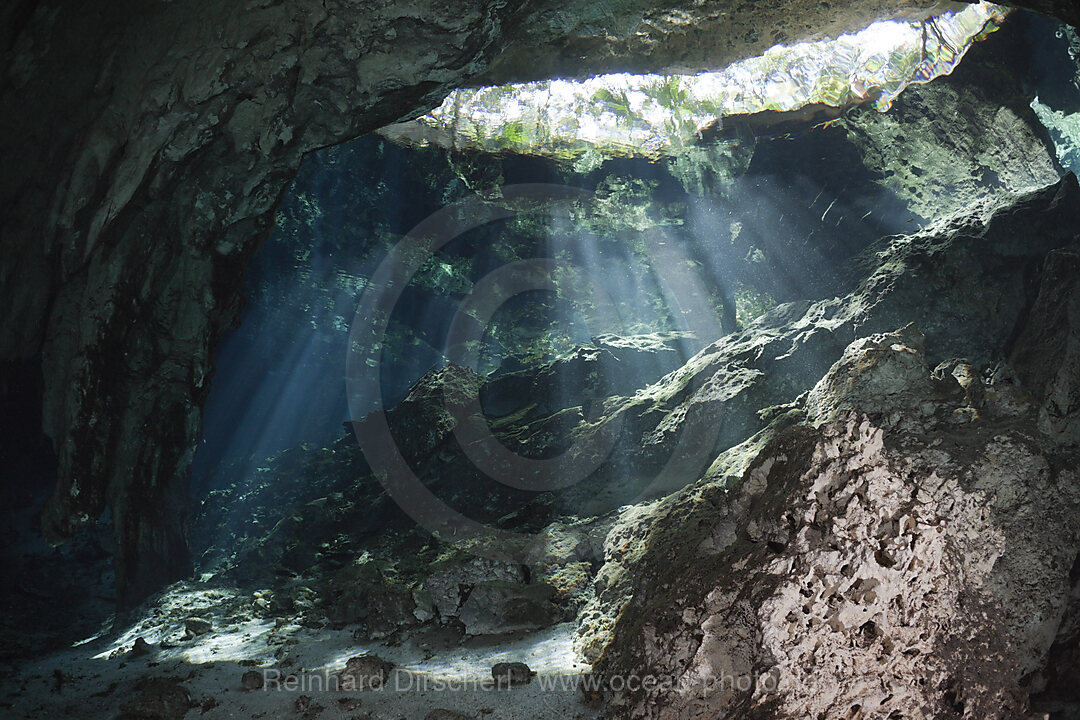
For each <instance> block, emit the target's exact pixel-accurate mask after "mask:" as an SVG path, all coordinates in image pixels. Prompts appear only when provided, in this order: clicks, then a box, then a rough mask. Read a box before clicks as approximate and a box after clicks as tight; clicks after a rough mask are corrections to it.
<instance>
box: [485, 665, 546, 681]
mask: <svg viewBox="0 0 1080 720" xmlns="http://www.w3.org/2000/svg"><path fill="white" fill-rule="evenodd" d="M491 677H492V678H493V679H494V680H495V684H496V685H497V686H499V687H512V686H514V685H528V684H529V683H531V682H532V679H533V678H534V677H536V672H535V671H534V670H532V669H531V668H530V667H529V666H528V665H526V664H525V663H523V662H501V663H495V664H494V665H492V666H491Z"/></svg>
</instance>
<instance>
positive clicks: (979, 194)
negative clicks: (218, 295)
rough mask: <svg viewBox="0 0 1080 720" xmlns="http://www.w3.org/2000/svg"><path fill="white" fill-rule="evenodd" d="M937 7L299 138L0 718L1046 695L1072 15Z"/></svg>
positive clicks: (967, 707) (659, 710) (1067, 576)
mask: <svg viewBox="0 0 1080 720" xmlns="http://www.w3.org/2000/svg"><path fill="white" fill-rule="evenodd" d="M822 4H823V5H825V3H822ZM947 5H948V8H946V9H942V8H938V9H936V10H935V11H934V12H933V13H932V14H926V13H917V12H914V11H912V12H911V13H908V14H903V15H897V16H896V17H894V18H893V19H891V20H883V21H879V22H876V23H873V24H868V25H867V26H866V27H863V28H850V32H848V33H846V34H841V35H836V36H834V37H832V38H826V39H821V40H810V41H807V42H801V43H796V42H787V41H786V39H785V38H782V37H780V38H777V41H776V43H775V44H774V46H773V47H772V48H771V49H769V50H768V51H767V52H765V53H764V54H762V55H759V56H756V57H750V58H745V59H742V60H739V61H738V62H735V63H733V64H731V65H730V66H728V67H727V68H726V69H719V70H716V69H713V70H709V71H707V72H701V71H694V69H693V67H692V59H691V60H688V62H689V63H691V66H688V67H687V68H686V71H685V72H681V73H675V72H665V73H662V74H658V73H640V74H633V73H628V72H619V73H609V74H592V75H589V76H588V77H583V78H578V79H575V78H569V77H568V78H562V77H559V78H555V77H552V78H550V79H545V80H535V81H532V80H531V81H528V82H505V83H500V84H487V85H485V84H481V83H480V81H477V83H476V84H473V85H470V86H465V87H459V88H458V89H456V90H453V91H452V92H450V93H449V95H445V94H439V95H438V97H440V98H442V97H444V98H445V99H442V100H441V101H438V100H436V102H434V103H433V104H432V103H429V106H430V110H429V111H428V112H426V113H424V114H421V115H419V116H416V114H415V113H413V114H412V115H411V116H405V117H388V118H386V121H385V122H384V123H383V126H382V127H381V128H380V129H379V130H377V131H375V132H371V133H367V134H364V135H361V136H359V137H356V138H355V139H352V140H349V141H347V142H343V143H337V144H331V145H329V146H326V147H322V148H319V149H315V150H312V151H311V152H308V153H306V154H305V155H304V157H303V160H302V162H301V163H300V165H299V169H298V170H297V171H296V173H295V175H294V176H293V177H292V178H291V180H290V181H289V182H288V184H287V188H286V189H285V190H284V192H283V193H282V194H281V195H280V197H278V198H277V199H276V200H275V201H274V203H273V206H272V207H273V209H272V211H271V212H270V213H269V214H268V216H267V217H268V219H269V222H268V224H267V227H266V228H265V230H264V231H263V232H262V235H261V236H260V237H261V239H260V241H259V244H258V247H257V249H254V250H253V252H252V253H251V254H250V256H249V257H247V258H246V259H245V260H244V262H243V263H242V267H240V266H238V268H239V270H238V271H239V272H242V288H243V289H242V301H241V302H239V303H238V304H237V305H236V306H235V308H233V317H234V321H233V322H232V323H231V325H230V326H229V329H228V331H227V332H225V333H224V334H223V335H222V337H221V339H220V341H219V342H217V343H216V345H214V348H213V353H212V356H211V358H212V366H211V369H210V371H209V372H208V374H207V376H206V378H205V381H204V380H203V379H202V378H200V379H199V383H200V384H199V388H200V390H199V393H201V395H200V398H201V403H202V404H201V407H200V408H199V410H198V412H199V413H201V414H200V415H199V418H200V419H201V425H198V427H199V430H198V441H197V444H196V445H195V447H194V448H193V453H191V454H189V456H188V460H187V462H189V463H190V470H189V471H187V474H186V475H185V477H186V478H190V484H189V485H188V486H187V488H186V500H185V502H186V506H185V507H184V509H177V510H176V512H177V514H178V516H182V518H183V525H184V527H185V530H186V543H187V549H188V552H189V559H190V572H189V573H187V574H186V575H185V577H183V578H179V579H177V580H176V582H173V583H172V584H169V585H166V586H165V587H162V588H159V589H157V591H156V592H155V593H153V594H150V595H148V597H147V598H146V599H144V600H140V602H139V603H133V604H131V606H130V607H126V608H122V610H121V611H120V612H119V613H116V612H114V609H113V607H112V601H113V600H114V599H115V597H114V594H113V589H112V586H113V583H115V582H116V578H117V575H116V571H115V569H114V566H113V564H112V562H113V561H112V554H113V552H114V548H113V546H112V545H111V543H112V542H113V541H112V540H111V534H112V533H113V532H114V531H115V528H114V527H113V523H115V522H117V521H116V520H115V519H110V515H109V514H106V515H105V516H104V517H103V518H102V519H101V520H100V521H99V522H98V523H97V525H96V526H94V525H91V526H90V529H88V530H86V531H84V532H83V533H82V534H81V535H78V536H77V537H76V539H75V540H73V541H71V544H69V545H68V546H65V547H64V548H63V549H62V550H57V551H55V552H56V554H54V555H49V556H45V557H46V559H44V560H42V561H41V564H39V565H35V568H36V569H33V570H31V569H22V570H20V571H19V572H22V573H26V575H25V577H28V578H34V579H33V580H32V582H30V581H28V582H30V585H33V584H34V583H37V585H35V587H40V588H42V589H41V590H40V592H41V593H44V594H45V595H48V594H49V593H50V592H52V591H51V590H48V589H47V588H50V587H52V586H53V585H55V584H56V582H58V581H57V580H56V579H55V578H57V577H59V576H61V575H63V576H64V577H68V578H78V579H77V580H71V581H70V582H72V583H76V582H77V583H79V585H78V587H80V588H82V590H80V591H79V592H77V593H73V595H74V596H75V597H76V599H72V600H70V601H69V602H71V603H72V607H73V608H74V609H75V610H77V612H76V613H75V614H77V615H78V616H79V617H80V618H82V619H81V620H80V621H79V622H78V623H76V625H75V626H74V628H73V627H72V626H69V625H68V624H67V621H66V620H65V621H60V620H56V621H49V622H44V624H43V625H42V626H41V628H42V629H41V633H42V634H41V636H40V637H39V638H38V639H37V640H33V641H32V642H33V643H39V644H40V648H41V649H49V651H50V652H52V653H53V654H52V655H48V656H46V657H44V659H41V660H40V662H39V663H38V664H37V665H32V666H28V667H29V668H30V669H23V668H22V666H21V665H20V666H19V669H18V670H17V671H13V672H14V673H16V674H15V677H18V678H21V679H20V680H19V682H20V683H21V688H22V689H20V690H15V689H14V685H13V686H12V687H13V690H12V691H11V692H10V693H6V694H5V695H4V696H3V697H4V698H5V699H4V701H3V704H0V707H2V708H5V709H4V710H2V713H3V714H4V715H5V717H6V716H8V715H7V713H8V712H10V713H12V714H11V715H10V717H98V716H99V715H100V716H101V717H118V718H119V717H122V718H125V719H126V718H181V717H189V718H190V717H196V716H198V717H206V718H210V719H212V718H218V717H220V718H225V717H235V718H249V717H250V718H264V717H265V718H269V717H303V718H370V719H372V720H374V719H380V720H398V719H399V718H409V719H410V720H411V719H412V718H416V719H417V720H420V719H421V718H423V719H424V720H460V719H463V718H491V719H492V720H495V719H498V718H507V719H524V718H580V719H583V720H584V719H589V718H766V717H768V718H851V719H854V718H864V719H869V718H1021V717H1023V718H1036V717H1038V718H1072V717H1078V716H1080V715H1078V713H1080V695H1078V691H1077V688H1080V645H1078V639H1080V601H1078V598H1080V594H1078V591H1077V588H1078V585H1077V580H1078V573H1077V564H1076V562H1077V557H1078V555H1077V548H1078V547H1080V476H1078V474H1077V472H1078V468H1080V234H1078V233H1080V187H1078V185H1077V180H1076V176H1075V175H1074V173H1075V172H1076V171H1077V170H1078V168H1080V36H1078V34H1077V30H1076V29H1075V28H1074V27H1072V26H1069V25H1067V24H1064V23H1062V22H1060V21H1058V20H1056V19H1053V18H1051V17H1048V16H1044V15H1038V14H1036V13H1033V12H1030V11H1027V10H1020V9H1015V8H1013V7H1006V6H999V5H993V4H990V3H985V2H984V3H976V4H957V3H950V4H947ZM481 80H482V77H481ZM238 277H239V276H238ZM215 282H217V280H215ZM185 468H186V466H185ZM110 492H112V491H110ZM122 498H123V496H121V495H118V494H116V493H113V494H111V495H109V496H108V500H107V502H108V504H109V505H110V507H112V506H114V505H117V504H121V503H123V502H125V501H124V500H123V499H122ZM117 517H120V516H118V515H115V514H114V515H112V518H117ZM19 522H22V521H21V520H20V521H19ZM26 522H27V523H30V522H31V521H29V520H27V521H26ZM13 527H14V526H13ZM27 527H30V525H29V524H28V525H27ZM19 532H22V531H19ZM27 532H29V531H27ZM12 533H15V531H14V530H13V531H12ZM12 537H15V534H13V535H12ZM19 537H21V536H19ZM20 542H22V541H20ZM147 542H149V543H151V544H152V543H153V542H156V540H154V539H153V538H152V537H151V538H150V539H149V540H147ZM12 547H15V545H12ZM27 547H30V545H29V544H28V545H27ZM29 552H30V551H29V550H27V553H29ZM35 552H36V551H35ZM26 557H27V558H29V557H30V555H29V554H27V555H26ZM76 557H77V558H78V559H77V560H75V559H73V558H76ZM35 562H36V561H35ZM65 563H66V564H65ZM76 564H77V566H78V568H79V570H78V571H77V573H75V571H70V570H68V569H65V568H69V567H73V566H74V565H76ZM26 568H29V561H27V565H26ZM72 573H75V574H72ZM28 586H29V585H28ZM68 587H71V586H70V585H69V586H68ZM86 588H93V590H92V592H90V591H86ZM45 595H43V597H44V596H45ZM50 597H51V596H50ZM50 602H51V601H50ZM9 609H10V611H9V619H8V621H7V624H8V625H10V626H11V627H15V626H16V625H17V624H19V623H24V622H29V621H28V620H26V619H27V618H32V617H34V615H33V613H34V612H35V611H34V610H33V609H32V608H30V607H28V606H26V605H25V604H19V605H18V606H16V605H15V604H11V605H10V608H9ZM50 614H52V613H50ZM35 622H36V621H35ZM76 635H78V636H79V637H75V636H76ZM8 636H9V635H5V637H8ZM10 637H11V638H13V639H12V643H11V644H9V647H10V648H11V649H10V652H9V656H10V657H13V658H14V657H21V656H23V655H26V654H28V653H31V650H30V649H29V648H28V646H27V644H26V643H30V642H31V641H25V642H24V641H22V640H16V639H14V638H15V637H16V634H15V633H14V632H13V631H12V632H11V633H10ZM35 662H38V661H35ZM54 666H55V668H56V669H55V673H53V672H52V671H53V669H54ZM13 667H14V665H13ZM148 668H150V669H152V670H150V669H148ZM144 671H145V672H144ZM19 673H21V675H20V674H19ZM91 677H97V678H99V679H98V680H95V681H94V682H91V681H90V680H88V679H87V678H91ZM34 678H36V679H34ZM35 683H37V685H35ZM110 683H111V685H110ZM102 684H103V685H104V686H105V688H104V689H102V687H100V685H102ZM38 685H40V686H41V688H42V689H39V690H35V689H34V688H35V687H37V686H38ZM47 686H48V687H52V686H55V692H51V693H50V694H48V695H47V696H44V695H43V694H44V693H45V690H44V689H43V688H46V687H47ZM27 688H30V689H27ZM110 688H111V689H110ZM118 688H119V689H118ZM125 688H126V689H125ZM91 689H93V690H94V692H90V690H91ZM80 705H81V706H82V707H83V708H84V710H82V711H80V710H78V709H77V708H78V706H80ZM83 713H85V714H83ZM110 713H119V714H110Z"/></svg>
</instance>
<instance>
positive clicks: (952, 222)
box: [581, 175, 1080, 496]
mask: <svg viewBox="0 0 1080 720" xmlns="http://www.w3.org/2000/svg"><path fill="white" fill-rule="evenodd" d="M1078 221H1080V187H1078V185H1077V181H1076V178H1075V177H1074V176H1072V175H1067V176H1066V177H1065V178H1063V179H1062V180H1061V181H1059V182H1057V183H1055V184H1054V185H1051V186H1048V187H1046V188H1042V189H1039V190H1035V191H1031V192H1028V193H1024V194H1021V195H1019V196H1016V197H1014V198H1006V199H1004V200H997V199H988V200H985V201H983V202H982V203H979V204H976V205H975V206H974V207H973V208H972V209H971V210H970V212H967V213H963V214H958V215H955V216H951V217H947V218H944V219H942V220H941V221H939V222H937V223H935V224H934V225H931V226H929V227H928V228H926V229H925V230H923V231H920V232H918V233H915V234H913V235H909V236H902V237H894V238H886V239H884V241H883V242H882V243H880V244H879V245H878V246H877V247H872V248H870V250H869V251H868V252H867V253H865V255H864V257H863V259H862V262H863V263H864V265H865V267H866V272H865V275H864V276H863V280H862V281H861V282H859V283H858V285H857V286H856V287H855V288H854V289H853V290H852V291H851V292H850V293H849V294H847V295H845V296H842V297H834V298H828V299H825V300H821V301H818V302H809V301H804V302H793V303H787V304H784V305H780V306H778V307H777V308H775V309H773V310H771V311H769V312H767V313H765V314H764V315H762V316H761V317H759V318H758V319H757V320H755V321H754V322H753V323H751V324H750V325H749V326H748V327H747V328H746V329H745V330H742V331H740V332H736V333H732V334H730V335H727V336H725V337H724V338H722V339H720V340H718V341H717V342H714V343H712V344H710V345H709V346H707V347H706V348H705V349H703V350H702V351H701V352H700V353H698V354H697V355H696V356H695V357H693V358H691V359H690V360H689V361H688V362H687V363H686V364H685V365H684V366H683V367H682V368H680V369H678V370H676V371H674V372H672V373H670V374H669V375H667V376H665V377H664V378H663V379H661V380H660V381H659V382H657V383H655V384H654V385H652V386H650V387H648V388H644V389H643V390H641V391H639V392H638V393H636V394H635V395H634V396H632V397H629V398H615V399H612V400H610V401H609V403H608V405H607V407H606V408H605V412H604V413H603V414H602V415H601V416H600V417H599V419H598V420H596V422H595V423H593V424H592V425H591V426H590V427H589V428H588V429H587V430H588V431H592V432H604V431H607V430H608V428H610V427H612V426H614V427H618V432H620V433H621V440H620V442H622V443H623V444H622V445H621V446H620V448H621V450H620V451H621V452H623V453H625V454H628V455H630V456H632V457H634V458H635V462H636V465H635V467H636V468H638V472H640V473H641V477H639V478H636V480H635V482H636V483H637V485H638V486H639V489H640V490H641V492H642V493H644V494H645V495H646V496H650V495H651V496H660V495H663V494H665V493H666V492H671V491H673V490H676V489H678V488H681V487H683V486H684V485H685V484H686V482H687V478H696V477H700V476H701V475H702V473H703V472H704V471H705V470H706V468H707V467H708V466H709V463H711V462H712V461H713V459H714V458H716V456H717V455H718V454H719V453H721V452H722V451H724V450H726V449H728V448H730V447H732V446H733V445H736V444H738V443H740V442H742V441H743V440H745V439H746V438H747V437H749V436H750V435H752V434H754V433H755V432H758V431H759V430H761V429H762V428H764V427H765V426H766V425H767V424H768V422H769V421H770V420H771V415H773V414H775V413H776V412H779V411H780V410H778V409H777V408H780V407H781V406H783V405H784V404H787V403H791V402H792V401H794V400H795V399H796V398H797V397H798V396H799V395H800V394H802V393H804V392H806V391H808V390H810V389H811V388H812V387H813V386H814V385H815V384H816V383H817V382H818V380H820V379H821V378H822V377H823V376H824V375H825V373H826V372H827V371H828V369H829V368H830V367H831V366H832V364H833V363H834V362H836V361H837V360H838V359H839V358H840V356H841V354H842V353H843V351H844V349H845V348H846V347H847V346H848V345H849V344H850V343H852V342H854V341H855V340H856V339H859V338H861V337H865V336H867V335H869V334H871V333H875V332H887V331H890V330H894V329H896V328H898V327H902V326H904V325H906V324H908V323H912V322H913V323H915V324H916V325H917V326H918V327H919V328H920V330H921V331H922V332H923V333H925V335H926V348H927V356H928V361H929V362H930V363H931V364H932V365H933V366H936V365H937V364H938V363H939V362H941V361H943V360H947V359H950V358H966V360H967V361H968V362H969V363H970V364H972V365H973V366H974V367H976V368H980V369H984V368H987V367H988V366H990V365H991V364H992V362H997V361H1000V360H1004V359H1005V358H1006V356H1007V355H1008V353H1009V352H1010V351H1011V350H1012V348H1014V347H1015V348H1017V349H1016V352H1020V353H1024V352H1027V351H1025V350H1022V349H1020V348H1019V347H1018V346H1016V345H1015V344H1014V341H1015V336H1016V334H1017V333H1018V332H1019V331H1020V329H1021V328H1022V327H1023V324H1022V323H1023V320H1024V313H1025V309H1026V308H1027V307H1028V305H1029V293H1032V292H1037V290H1036V288H1034V287H1033V282H1032V279H1033V278H1036V277H1038V276H1039V273H1040V270H1041V268H1042V266H1043V264H1044V259H1045V258H1046V257H1047V253H1049V252H1050V251H1052V250H1055V249H1058V248H1072V249H1073V250H1075V247H1076V243H1077V234H1076V230H1075V228H1076V227H1077V225H1076V223H1077V222H1078ZM1070 252H1072V250H1070ZM1055 257H1056V256H1055ZM1063 257H1064V256H1063ZM1050 267H1053V265H1051V266H1050ZM1067 287H1069V286H1061V285H1060V284H1056V283H1053V284H1051V285H1048V288H1047V289H1046V290H1045V291H1044V292H1045V293H1055V294H1056V293H1064V292H1066V288H1067ZM1042 307H1043V308H1045V309H1044V310H1040V311H1039V312H1040V313H1041V314H1043V315H1045V314H1046V313H1051V314H1054V313H1059V312H1064V311H1057V310H1051V309H1050V306H1049V303H1044V304H1043V305H1042ZM1053 307H1057V305H1056V304H1055V305H1054V306H1053ZM1062 321H1063V320H1062V319H1060V318H1059V319H1058V320H1056V323H1057V324H1056V327H1059V328H1060V326H1061V323H1062ZM1030 327H1031V328H1032V329H1031V330H1030V331H1029V332H1033V333H1037V332H1039V330H1038V327H1039V326H1038V325H1035V324H1032V325H1031V326H1030ZM1062 342H1064V341H1062ZM1072 352H1073V351H1071V350H1069V349H1067V347H1066V346H1065V345H1062V346H1061V348H1060V349H1059V350H1057V351H1055V357H1057V358H1058V360H1057V361H1056V362H1057V363H1058V364H1057V365H1055V366H1054V367H1058V368H1062V369H1063V370H1064V369H1067V367H1071V366H1070V365H1069V363H1072V362H1075V359H1074V358H1073V355H1072V354H1071V353H1072ZM1030 364H1031V363H1029V365H1030ZM1025 372H1026V371H1025ZM1065 382H1066V385H1065V387H1066V388H1071V387H1073V386H1074V385H1072V384H1069V381H1065ZM1059 392H1060V391H1059ZM770 408H774V410H770ZM1070 412H1071V411H1070ZM585 447H587V446H585ZM586 461H588V462H592V461H593V460H592V459H591V458H587V457H582V458H581V462H586ZM597 464H598V465H599V464H600V463H599V462H598V463H597Z"/></svg>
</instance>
